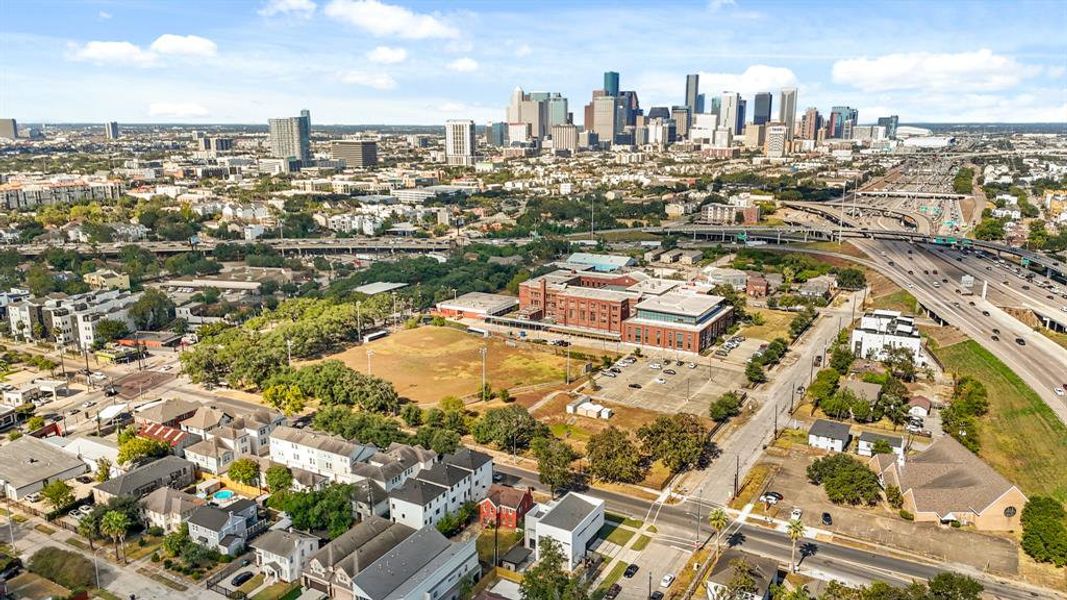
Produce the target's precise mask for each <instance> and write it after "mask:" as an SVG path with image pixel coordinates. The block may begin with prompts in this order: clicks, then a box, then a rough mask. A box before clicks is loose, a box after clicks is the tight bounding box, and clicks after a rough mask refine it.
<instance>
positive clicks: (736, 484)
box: [734, 454, 741, 498]
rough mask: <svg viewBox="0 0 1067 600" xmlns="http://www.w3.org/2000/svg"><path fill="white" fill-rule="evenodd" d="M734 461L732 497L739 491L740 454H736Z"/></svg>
mask: <svg viewBox="0 0 1067 600" xmlns="http://www.w3.org/2000/svg"><path fill="white" fill-rule="evenodd" d="M735 458H736V462H735V463H734V498H736V497H737V494H738V493H739V492H740V491H741V455H740V454H738V455H737V456H736V457H735Z"/></svg>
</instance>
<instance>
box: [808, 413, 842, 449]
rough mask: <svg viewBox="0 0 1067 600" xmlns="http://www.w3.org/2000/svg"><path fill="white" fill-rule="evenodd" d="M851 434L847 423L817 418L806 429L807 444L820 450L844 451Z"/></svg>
mask: <svg viewBox="0 0 1067 600" xmlns="http://www.w3.org/2000/svg"><path fill="white" fill-rule="evenodd" d="M851 439H852V435H851V434H850V433H849V428H848V425H846V424H845V423H836V422H834V421H827V420H825V419H819V420H818V421H815V423H814V424H812V426H811V429H809V430H808V445H809V446H811V447H812V448H819V449H820V450H829V451H831V452H844V451H845V448H846V447H847V446H848V442H849V440H851Z"/></svg>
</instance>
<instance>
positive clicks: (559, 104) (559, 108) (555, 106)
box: [545, 92, 571, 129]
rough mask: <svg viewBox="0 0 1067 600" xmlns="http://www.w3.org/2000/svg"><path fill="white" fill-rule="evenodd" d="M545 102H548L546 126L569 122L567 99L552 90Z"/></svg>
mask: <svg viewBox="0 0 1067 600" xmlns="http://www.w3.org/2000/svg"><path fill="white" fill-rule="evenodd" d="M545 102H546V103H547V104H548V127H549V129H551V128H552V127H555V126H556V125H565V124H567V123H570V119H571V113H570V109H569V108H568V103H567V99H566V98H564V97H563V95H562V94H560V93H559V92H552V95H551V96H549V97H548V99H547V100H545Z"/></svg>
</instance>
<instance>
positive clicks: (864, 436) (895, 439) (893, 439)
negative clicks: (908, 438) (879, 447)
mask: <svg viewBox="0 0 1067 600" xmlns="http://www.w3.org/2000/svg"><path fill="white" fill-rule="evenodd" d="M878 440H885V441H886V443H888V444H889V445H890V446H891V447H893V448H900V447H903V446H904V439H903V438H901V437H899V436H895V435H882V434H880V433H874V432H871V431H864V432H863V433H861V434H860V441H861V442H870V443H872V444H873V443H875V442H877V441H878Z"/></svg>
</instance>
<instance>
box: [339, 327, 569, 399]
mask: <svg viewBox="0 0 1067 600" xmlns="http://www.w3.org/2000/svg"><path fill="white" fill-rule="evenodd" d="M483 347H485V348H487V349H488V354H487V355H486V363H485V367H486V381H488V382H489V384H490V385H491V386H492V387H493V388H494V389H500V388H504V387H506V388H514V387H517V386H525V385H532V384H540V383H547V382H552V381H560V382H562V381H563V379H564V375H565V370H566V358H565V357H563V356H556V355H554V354H551V353H549V352H546V351H542V350H538V349H533V348H528V347H527V348H523V347H518V346H516V347H512V346H509V345H508V343H507V342H505V341H504V340H500V339H497V338H482V337H477V336H475V335H472V334H469V333H465V332H463V331H459V330H456V329H452V328H449V327H419V328H418V329H408V330H405V331H398V332H396V333H393V334H390V335H388V336H386V337H384V338H381V339H378V340H374V341H373V342H369V343H367V344H364V345H362V346H356V347H354V348H350V349H348V350H345V351H344V352H341V353H338V354H335V355H333V356H329V357H327V358H333V359H338V360H341V361H343V362H344V363H345V364H347V365H348V366H350V367H352V368H353V369H355V370H357V371H360V372H363V373H366V372H367V353H368V352H370V353H371V358H370V364H371V367H370V368H371V373H372V374H374V375H376V376H378V377H382V378H384V379H387V380H389V381H391V382H392V383H393V385H394V386H395V387H396V391H397V393H398V394H400V395H401V396H405V397H408V398H411V399H412V400H414V401H416V402H418V403H420V404H428V403H434V402H438V401H440V400H441V398H444V397H445V396H465V395H467V394H473V393H476V392H477V391H478V388H479V387H480V386H481V384H482V359H481V355H480V353H479V349H480V348H483ZM581 366H582V363H580V362H579V361H577V360H573V359H572V360H571V375H572V377H577V375H578V372H579V370H580V368H581Z"/></svg>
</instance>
